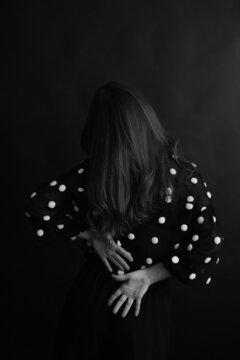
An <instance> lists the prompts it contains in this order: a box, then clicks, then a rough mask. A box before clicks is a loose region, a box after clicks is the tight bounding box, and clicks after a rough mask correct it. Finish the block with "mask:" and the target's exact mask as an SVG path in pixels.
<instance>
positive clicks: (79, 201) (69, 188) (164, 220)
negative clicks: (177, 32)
mask: <svg viewBox="0 0 240 360" xmlns="http://www.w3.org/2000/svg"><path fill="white" fill-rule="evenodd" d="M81 146H82V148H83V150H84V152H85V153H86V154H87V156H86V157H85V158H84V159H83V160H81V161H80V162H79V163H78V164H76V165H75V166H74V167H73V168H72V169H71V170H69V171H68V172H66V173H65V174H63V175H61V176H59V177H57V178H56V179H52V180H51V181H49V182H47V183H45V184H42V185H41V186H40V187H39V188H38V189H37V190H36V191H35V192H33V193H32V194H31V196H30V198H29V200H28V201H27V203H26V216H27V217H28V218H29V220H30V222H31V224H32V226H33V228H34V231H35V234H36V237H37V238H38V239H39V241H44V242H46V243H47V242H52V241H66V242H67V241H81V242H82V251H83V254H84V256H85V258H86V261H85V262H84V264H83V266H82V267H81V270H80V272H79V274H78V276H77V277H76V279H75V281H74V285H73V287H72V289H71V291H70V293H69V294H68V296H67V299H66V302H65V305H64V308H63V312H62V316H61V319H60V321H59V325H58V329H57V336H56V343H55V349H56V358H58V359H91V360H94V359H98V360H100V359H106V358H108V356H109V358H110V357H111V358H112V359H115V360H118V359H121V360H122V359H125V360H127V359H129V360H130V359H131V360H150V359H161V360H164V359H167V354H168V348H169V330H170V314H171V297H170V294H169V289H168V288H169V280H170V279H171V278H175V279H177V280H179V281H180V282H182V283H183V284H186V285H191V286H194V285H195V286H208V285H209V284H210V282H211V278H212V276H213V275H214V270H215V267H216V264H217V263H218V261H219V257H218V254H219V249H220V245H221V242H222V240H223V237H222V235H221V234H220V232H219V227H218V221H217V219H216V214H215V211H214V207H213V204H212V200H211V198H212V194H211V192H210V191H209V189H208V187H207V184H206V182H204V181H203V178H202V176H201V174H200V173H199V172H198V170H197V169H196V165H195V164H194V163H191V162H189V161H186V160H184V159H183V158H182V157H181V156H180V155H179V154H178V152H177V143H176V141H174V140H173V139H172V138H171V137H170V135H169V134H168V133H167V132H166V131H165V130H164V129H163V127H162V126H161V124H160V121H159V119H158V117H157V115H156V113H155V111H154V110H153V108H152V107H151V105H150V104H149V102H148V101H147V100H146V99H145V98H144V97H143V95H142V94H140V93H139V92H138V91H136V90H135V89H131V88H129V87H128V86H125V85H122V84H120V83H117V82H109V83H106V84H105V85H104V86H102V87H100V88H99V89H97V91H96V92H95V94H94V96H93V99H92V101H91V103H90V108H89V112H88V117H87V121H86V123H85V127H84V129H83V132H82V137H81Z"/></svg>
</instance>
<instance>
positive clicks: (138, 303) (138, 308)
mask: <svg viewBox="0 0 240 360" xmlns="http://www.w3.org/2000/svg"><path fill="white" fill-rule="evenodd" d="M140 306H141V299H139V298H137V299H136V306H135V316H138V315H139V311H140Z"/></svg>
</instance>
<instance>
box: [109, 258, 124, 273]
mask: <svg viewBox="0 0 240 360" xmlns="http://www.w3.org/2000/svg"><path fill="white" fill-rule="evenodd" d="M109 260H110V261H111V262H112V263H113V264H114V265H116V266H117V267H118V268H119V269H121V270H125V269H124V267H123V266H122V265H121V264H119V262H118V261H117V260H116V259H115V258H114V257H112V256H111V257H109Z"/></svg>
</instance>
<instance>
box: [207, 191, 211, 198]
mask: <svg viewBox="0 0 240 360" xmlns="http://www.w3.org/2000/svg"><path fill="white" fill-rule="evenodd" d="M207 196H208V197H209V199H211V197H212V194H211V193H210V191H208V192H207Z"/></svg>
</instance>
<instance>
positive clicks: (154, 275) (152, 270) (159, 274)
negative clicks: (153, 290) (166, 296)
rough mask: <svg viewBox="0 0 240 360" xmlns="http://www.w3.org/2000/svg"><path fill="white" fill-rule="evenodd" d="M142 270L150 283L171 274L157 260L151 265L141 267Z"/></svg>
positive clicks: (166, 277)
mask: <svg viewBox="0 0 240 360" xmlns="http://www.w3.org/2000/svg"><path fill="white" fill-rule="evenodd" d="M143 271H144V273H145V275H146V277H147V278H148V280H149V283H150V285H152V284H154V283H155V282H157V281H161V280H165V279H168V278H169V277H171V276H172V275H171V274H170V273H169V271H168V270H167V269H166V268H165V266H164V265H163V263H162V262H158V263H156V264H154V265H152V266H149V267H147V268H145V269H143Z"/></svg>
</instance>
